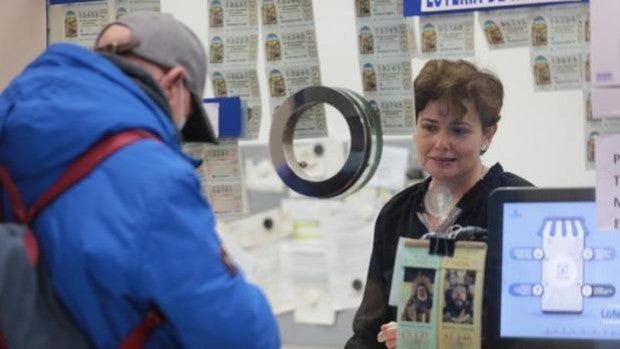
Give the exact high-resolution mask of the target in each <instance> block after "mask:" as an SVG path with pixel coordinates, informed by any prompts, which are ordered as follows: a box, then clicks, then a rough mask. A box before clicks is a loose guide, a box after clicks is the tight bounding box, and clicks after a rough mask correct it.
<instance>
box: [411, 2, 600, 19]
mask: <svg viewBox="0 0 620 349" xmlns="http://www.w3.org/2000/svg"><path fill="white" fill-rule="evenodd" d="M576 2H588V0H404V1H403V13H404V14H405V17H409V16H427V15H434V14H440V13H450V12H471V11H479V10H493V9H506V8H515V7H530V6H543V5H559V4H567V3H576Z"/></svg>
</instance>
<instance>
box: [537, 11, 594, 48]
mask: <svg viewBox="0 0 620 349" xmlns="http://www.w3.org/2000/svg"><path fill="white" fill-rule="evenodd" d="M588 8H589V7H588V4H575V5H562V6H546V7H541V8H537V9H536V11H535V12H532V17H531V29H530V30H531V34H532V35H531V38H532V41H531V45H532V48H534V49H536V48H544V47H559V46H562V47H580V46H581V45H582V44H583V43H585V42H587V41H589V21H588V20H587V19H588V17H589V15H588Z"/></svg>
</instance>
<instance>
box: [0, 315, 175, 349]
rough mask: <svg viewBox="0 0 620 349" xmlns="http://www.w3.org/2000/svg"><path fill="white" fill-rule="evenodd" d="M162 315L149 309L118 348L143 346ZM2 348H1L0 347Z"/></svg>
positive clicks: (161, 321)
mask: <svg viewBox="0 0 620 349" xmlns="http://www.w3.org/2000/svg"><path fill="white" fill-rule="evenodd" d="M164 320H165V318H164V315H163V314H162V313H161V312H160V311H159V310H157V309H155V308H153V309H151V310H150V311H149V312H148V313H146V315H145V316H144V318H142V322H140V323H139V324H138V325H137V326H136V327H134V329H133V330H132V331H131V333H129V335H128V336H127V337H125V340H123V342H122V343H121V344H120V345H119V346H118V349H136V348H144V347H145V346H146V343H147V342H148V340H149V338H151V335H152V334H153V331H155V330H156V329H157V328H158V327H159V326H161V324H163V323H164ZM0 349H2V348H0Z"/></svg>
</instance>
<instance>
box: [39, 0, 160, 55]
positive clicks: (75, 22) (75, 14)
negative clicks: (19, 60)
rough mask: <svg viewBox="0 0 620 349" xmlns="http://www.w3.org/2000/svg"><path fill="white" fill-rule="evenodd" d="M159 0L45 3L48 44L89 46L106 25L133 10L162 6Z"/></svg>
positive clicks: (154, 9) (158, 8)
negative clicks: (64, 42)
mask: <svg viewBox="0 0 620 349" xmlns="http://www.w3.org/2000/svg"><path fill="white" fill-rule="evenodd" d="M160 3H161V0H105V1H103V0H102V1H86V2H79V1H74V2H71V3H61V4H54V3H51V4H50V5H49V6H48V33H49V36H48V43H50V44H52V43H55V42H60V41H66V42H72V43H74V44H77V45H80V46H84V47H87V48H92V47H93V46H94V45H95V40H96V39H97V36H98V35H99V32H101V30H102V29H103V28H104V27H105V26H106V24H108V22H113V21H116V20H119V19H120V18H121V17H123V16H124V15H126V14H128V13H131V12H135V11H154V12H159V11H160V9H161V4H160Z"/></svg>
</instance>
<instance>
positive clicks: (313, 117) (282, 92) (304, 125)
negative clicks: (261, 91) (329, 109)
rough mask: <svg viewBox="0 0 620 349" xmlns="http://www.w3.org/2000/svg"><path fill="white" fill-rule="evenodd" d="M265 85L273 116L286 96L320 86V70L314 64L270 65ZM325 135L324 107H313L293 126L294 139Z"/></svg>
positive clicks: (321, 105)
mask: <svg viewBox="0 0 620 349" xmlns="http://www.w3.org/2000/svg"><path fill="white" fill-rule="evenodd" d="M267 84H268V86H269V95H270V96H271V98H270V100H271V108H272V109H271V113H272V115H274V114H275V113H276V111H277V110H278V108H279V107H280V104H282V102H284V100H285V99H286V98H287V96H290V95H291V94H293V93H295V92H297V91H299V90H301V89H302V88H305V87H308V86H314V85H320V84H321V69H320V67H319V65H318V63H316V64H311V63H306V64H299V65H292V64H290V65H288V64H287V65H272V66H271V69H269V70H267ZM326 134H327V124H326V121H325V106H324V105H323V104H320V105H317V106H314V107H312V108H310V109H308V110H306V111H305V112H304V114H303V115H302V117H301V118H300V119H299V121H298V122H297V125H296V126H295V138H296V139H298V138H314V137H323V136H325V135H326Z"/></svg>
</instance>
